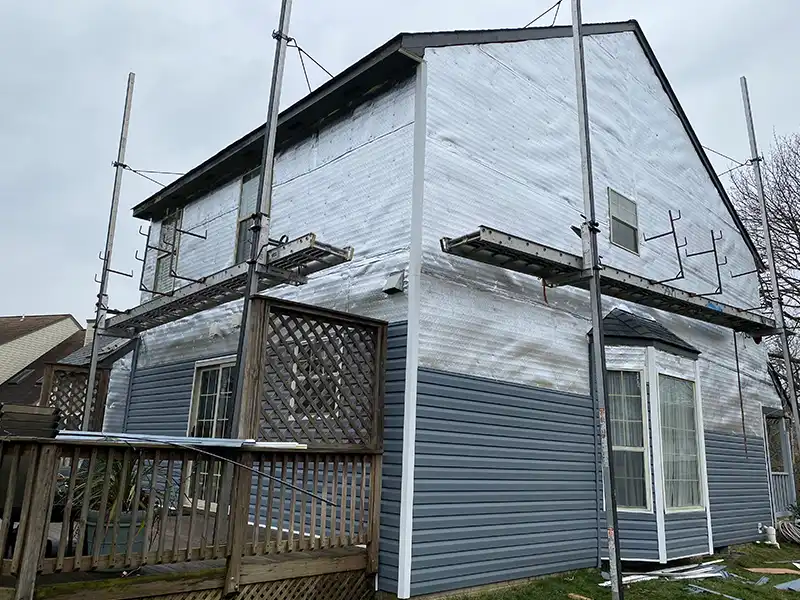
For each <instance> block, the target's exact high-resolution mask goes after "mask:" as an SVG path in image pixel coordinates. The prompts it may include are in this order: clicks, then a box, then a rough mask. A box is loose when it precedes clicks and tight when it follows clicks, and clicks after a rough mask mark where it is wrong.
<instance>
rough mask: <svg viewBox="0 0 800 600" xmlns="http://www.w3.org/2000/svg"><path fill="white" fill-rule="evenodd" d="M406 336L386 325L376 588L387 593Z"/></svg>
mask: <svg viewBox="0 0 800 600" xmlns="http://www.w3.org/2000/svg"><path fill="white" fill-rule="evenodd" d="M407 335H408V327H407V325H406V323H393V324H391V325H389V339H388V357H387V359H388V360H387V362H386V393H385V396H384V415H383V449H384V452H383V481H382V491H381V530H380V546H379V548H380V556H379V560H378V589H380V590H381V591H385V592H390V593H396V592H397V563H398V549H399V532H400V485H401V479H402V470H403V410H404V402H405V377H406V340H407Z"/></svg>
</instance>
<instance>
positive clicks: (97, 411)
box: [46, 365, 108, 431]
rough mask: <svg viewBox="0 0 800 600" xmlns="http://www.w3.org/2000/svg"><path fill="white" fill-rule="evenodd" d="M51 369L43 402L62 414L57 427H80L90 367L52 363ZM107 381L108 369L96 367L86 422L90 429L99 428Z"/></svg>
mask: <svg viewBox="0 0 800 600" xmlns="http://www.w3.org/2000/svg"><path fill="white" fill-rule="evenodd" d="M50 369H52V373H51V374H50V377H49V386H50V389H49V391H47V392H46V393H47V396H46V398H47V399H46V404H47V406H52V407H54V408H57V409H58V411H59V413H60V414H61V420H60V421H59V429H69V430H76V429H82V425H83V410H84V406H85V404H86V385H87V382H88V380H89V370H88V369H87V368H84V367H80V368H77V367H68V368H66V367H61V366H58V365H55V366H51V367H50ZM107 384H108V372H107V371H104V370H100V371H98V374H97V378H96V379H95V388H94V397H95V402H94V406H93V407H92V416H91V420H90V426H89V429H90V430H91V431H99V430H100V429H102V426H103V414H104V412H105V397H106V389H107Z"/></svg>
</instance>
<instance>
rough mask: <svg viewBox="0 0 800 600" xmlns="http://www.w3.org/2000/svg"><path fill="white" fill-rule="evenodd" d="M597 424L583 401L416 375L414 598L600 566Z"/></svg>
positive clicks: (438, 375)
mask: <svg viewBox="0 0 800 600" xmlns="http://www.w3.org/2000/svg"><path fill="white" fill-rule="evenodd" d="M593 424H594V416H593V411H592V404H591V400H590V399H589V398H587V397H583V396H575V395H569V394H562V393H557V392H553V391H547V390H541V389H534V388H528V387H524V386H519V385H513V384H508V383H501V382H496V381H491V380H487V379H478V378H473V377H468V376H463V375H452V374H446V373H440V372H435V371H428V370H420V372H419V383H418V395H417V436H416V461H415V463H416V464H415V479H414V532H413V546H412V571H411V594H412V596H414V595H420V594H429V593H435V592H442V591H447V590H453V589H458V588H464V587H471V586H477V585H484V584H489V583H495V582H501V581H507V580H512V579H519V578H524V577H532V576H537V575H544V574H547V573H555V572H559V571H565V570H570V569H579V568H584V567H592V566H594V565H595V564H596V562H597V524H598V523H597V486H596V478H595V447H594V435H593V429H594V425H593Z"/></svg>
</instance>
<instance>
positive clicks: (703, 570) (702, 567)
mask: <svg viewBox="0 0 800 600" xmlns="http://www.w3.org/2000/svg"><path fill="white" fill-rule="evenodd" d="M722 562H723V559H721V558H720V559H717V560H710V561H707V562H704V563H701V564H699V565H696V564H695V565H683V566H680V567H669V568H666V569H658V570H656V571H650V572H648V573H637V574H630V575H625V576H624V577H623V578H622V583H623V584H629V583H639V582H642V581H652V580H654V579H662V578H663V579H668V580H671V581H676V580H683V579H707V578H711V577H722V578H725V579H727V578H729V577H731V574H730V573H728V572H727V571H726V567H725V565H724V564H720V563H722ZM604 577H605V574H604ZM610 585H611V582H610V581H604V582H603V583H601V584H600V587H608V586H610Z"/></svg>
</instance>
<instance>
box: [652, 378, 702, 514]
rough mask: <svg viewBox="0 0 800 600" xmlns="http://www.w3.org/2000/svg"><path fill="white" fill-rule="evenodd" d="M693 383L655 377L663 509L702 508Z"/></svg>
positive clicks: (684, 380)
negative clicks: (659, 424)
mask: <svg viewBox="0 0 800 600" xmlns="http://www.w3.org/2000/svg"><path fill="white" fill-rule="evenodd" d="M694 385H695V384H694V382H693V381H688V380H686V379H678V378H677V377H671V376H669V375H663V374H659V376H658V387H659V397H660V402H661V404H660V408H661V446H662V449H661V451H662V456H663V464H664V499H665V504H666V508H667V509H668V510H669V509H675V508H700V507H702V506H703V496H702V488H701V485H700V453H699V449H698V446H699V444H698V436H697V407H696V398H695V387H694Z"/></svg>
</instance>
